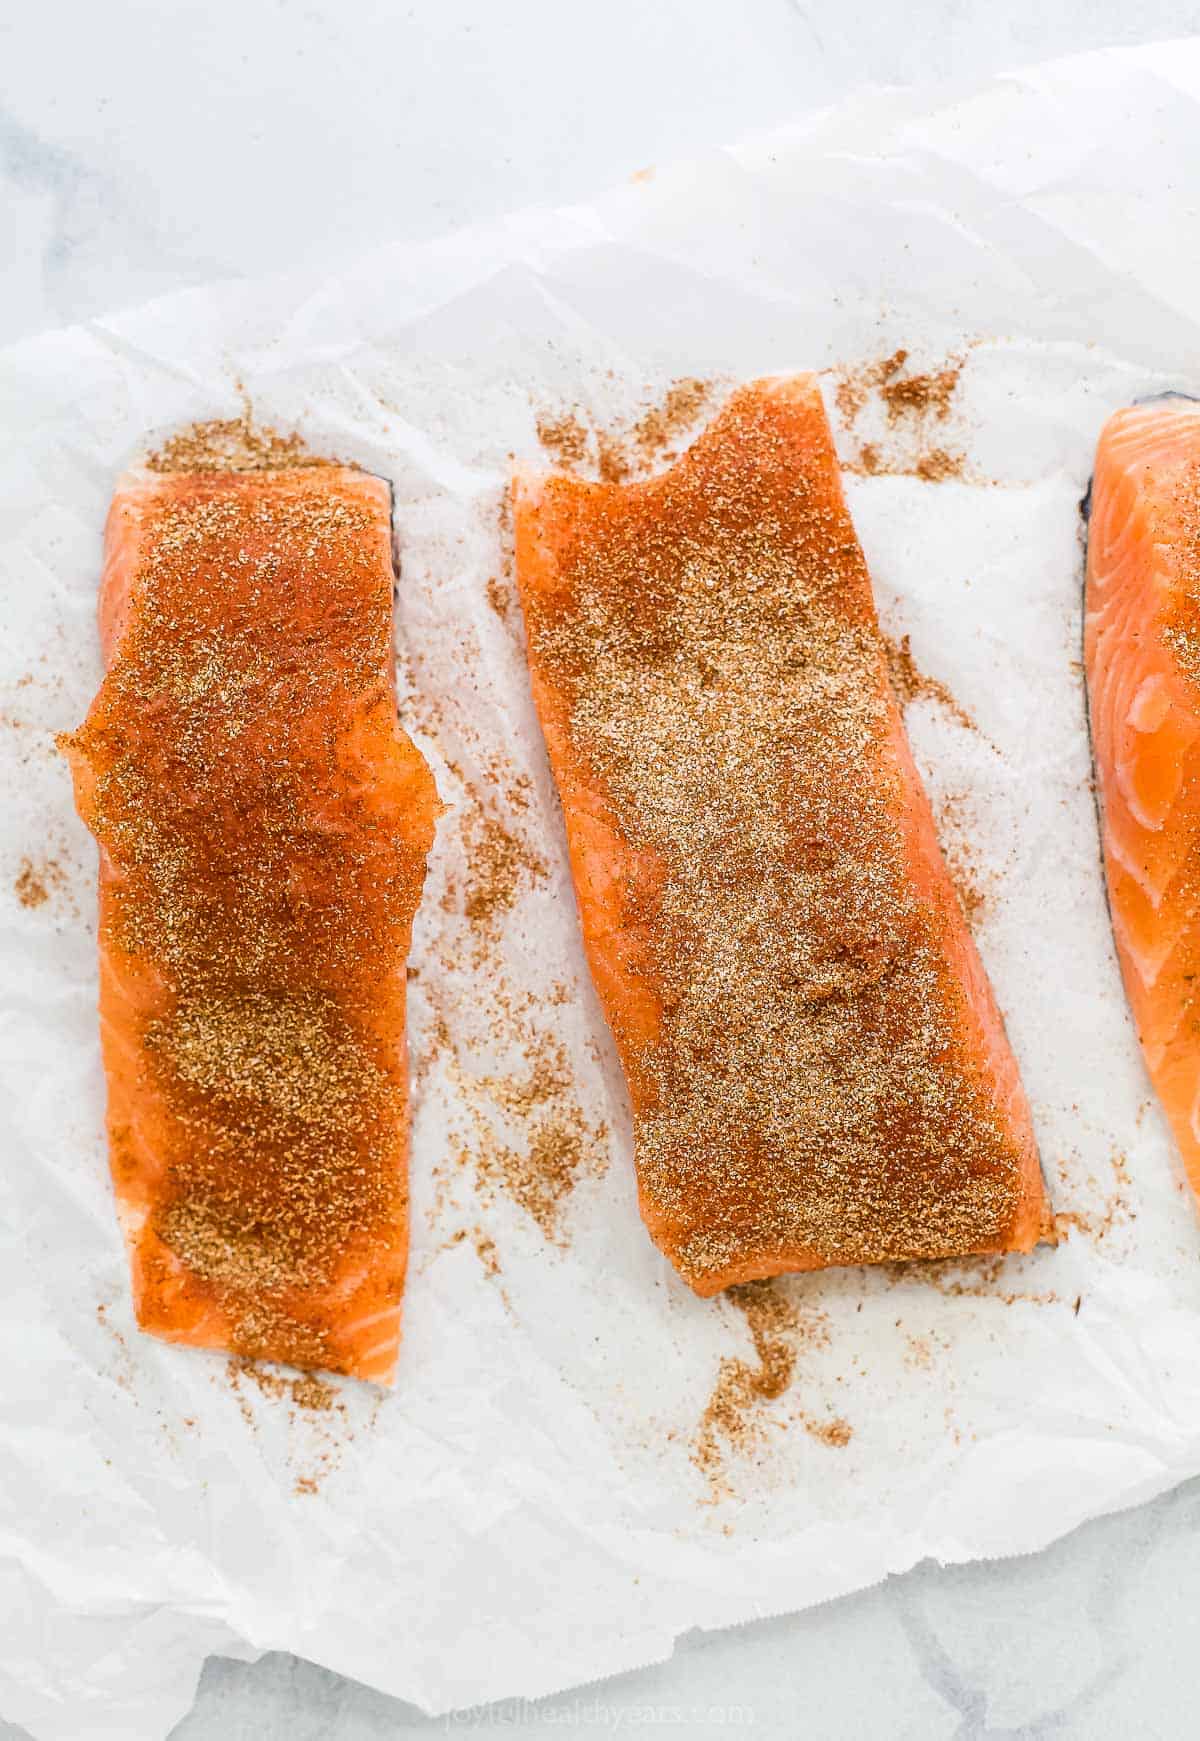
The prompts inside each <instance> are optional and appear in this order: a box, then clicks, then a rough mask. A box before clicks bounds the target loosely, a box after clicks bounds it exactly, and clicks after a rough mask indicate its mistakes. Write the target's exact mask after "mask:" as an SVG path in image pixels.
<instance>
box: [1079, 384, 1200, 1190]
mask: <svg viewBox="0 0 1200 1741" xmlns="http://www.w3.org/2000/svg"><path fill="white" fill-rule="evenodd" d="M1084 666H1085V670H1086V674H1087V691H1088V718H1089V724H1090V728H1091V735H1092V753H1093V757H1094V760H1095V768H1096V782H1097V795H1098V799H1099V808H1100V819H1101V837H1102V843H1103V850H1104V870H1105V878H1106V882H1107V887H1108V903H1109V911H1110V913H1111V917H1112V927H1113V935H1114V938H1115V941H1116V945H1117V954H1118V957H1119V958H1120V963H1121V972H1122V976H1123V978H1124V981H1125V989H1126V993H1127V995H1128V998H1129V1004H1130V1009H1131V1011H1132V1014H1133V1020H1134V1024H1135V1026H1136V1028H1137V1033H1138V1039H1139V1040H1140V1042H1141V1047H1142V1053H1143V1056H1144V1057H1145V1061H1146V1068H1147V1070H1148V1071H1149V1074H1150V1077H1151V1080H1152V1081H1153V1083H1154V1087H1155V1089H1156V1091H1157V1093H1158V1096H1159V1098H1160V1100H1161V1101H1162V1104H1163V1108H1164V1110H1165V1111H1166V1114H1167V1118H1168V1120H1169V1121H1170V1124H1171V1128H1172V1131H1173V1132H1174V1135H1175V1140H1176V1142H1177V1144H1178V1146H1179V1149H1180V1153H1181V1155H1182V1157H1183V1162H1184V1166H1185V1168H1186V1170H1187V1174H1188V1177H1189V1179H1190V1181H1191V1183H1192V1187H1193V1189H1194V1190H1197V1191H1200V1041H1198V1039H1197V1034H1198V1033H1200V404H1197V403H1196V402H1195V401H1194V400H1191V399H1186V398H1184V397H1183V396H1182V395H1181V396H1179V397H1165V398H1160V399H1155V400H1149V401H1147V402H1145V403H1144V404H1140V405H1133V406H1130V407H1128V408H1127V409H1125V410H1122V411H1118V412H1116V413H1115V415H1114V416H1112V417H1111V418H1110V419H1109V420H1108V422H1107V423H1106V424H1105V426H1104V429H1103V431H1102V432H1101V435H1100V441H1099V445H1098V447H1097V450H1096V467H1095V471H1094V473H1093V477H1092V486H1091V512H1090V519H1089V523H1088V547H1087V578H1086V589H1085V598H1084Z"/></svg>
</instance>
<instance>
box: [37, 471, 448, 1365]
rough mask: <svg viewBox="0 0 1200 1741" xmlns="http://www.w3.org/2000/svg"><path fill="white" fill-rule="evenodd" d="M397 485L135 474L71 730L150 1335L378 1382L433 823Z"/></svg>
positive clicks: (116, 531) (112, 1080)
mask: <svg viewBox="0 0 1200 1741" xmlns="http://www.w3.org/2000/svg"><path fill="white" fill-rule="evenodd" d="M392 591H393V570H392V555H391V502H390V494H389V489H388V486H387V485H386V484H385V483H383V482H381V481H380V480H379V479H377V478H373V477H369V476H367V475H366V474H364V473H362V472H357V471H352V470H347V469H343V468H341V467H337V466H333V465H312V466H306V467H301V468H295V469H281V470H277V471H270V470H263V471H255V472H244V473H238V472H217V473H209V472H200V471H195V472H183V471H175V472H155V471H151V470H146V471H140V472H134V473H131V474H130V475H128V476H126V477H125V478H124V479H123V480H122V482H121V483H120V485H119V487H118V489H117V492H116V496H115V499H114V501H113V505H112V509H111V512H110V514H109V519H108V528H107V534H106V544H105V563H104V573H103V579H102V581H101V588H100V628H101V639H102V642H103V646H104V653H105V659H106V666H107V674H106V676H105V678H104V681H103V684H102V685H101V688H100V690H99V693H98V694H97V696H96V699H95V701H94V703H93V704H92V707H91V710H90V712H89V713H88V716H87V719H86V721H85V722H84V724H83V725H82V727H80V729H79V730H78V731H77V732H75V733H73V734H72V735H71V736H69V737H68V738H65V739H64V740H63V748H64V749H65V751H66V753H67V755H68V757H69V759H70V762H71V767H72V772H73V775H74V781H75V794H76V802H77V804H78V807H79V812H80V815H81V816H82V817H83V819H84V821H85V822H86V823H87V825H88V827H89V828H90V829H91V830H92V832H93V834H94V835H95V836H96V839H97V841H98V842H99V846H100V1021H101V1034H102V1042H103V1053H104V1064H105V1070H106V1073H107V1078H108V1136H109V1149H110V1158H111V1164H112V1176H113V1183H114V1186H115V1190H116V1197H117V1204H118V1210H119V1214H120V1218H121V1223H122V1226H123V1229H124V1233H125V1237H126V1241H127V1244H128V1250H129V1259H130V1265H131V1269H132V1276H133V1291H134V1300H135V1305H136V1309H137V1316H138V1321H139V1323H140V1324H141V1326H142V1328H143V1329H145V1330H149V1331H151V1332H152V1333H153V1334H154V1335H157V1336H162V1337H165V1338H167V1339H168V1340H169V1341H173V1342H186V1343H192V1344H195V1345H198V1346H201V1347H207V1348H225V1349H229V1350H231V1351H232V1352H234V1353H236V1354H240V1355H245V1356H248V1357H253V1358H262V1359H269V1360H280V1361H288V1362H291V1363H293V1364H295V1365H298V1366H306V1367H322V1368H326V1369H328V1370H331V1371H334V1372H344V1373H350V1374H353V1375H354V1376H355V1377H358V1378H367V1379H374V1380H376V1381H377V1382H380V1383H387V1382H390V1379H391V1375H392V1371H393V1368H394V1366H395V1361H396V1353H397V1347H398V1342H399V1334H400V1296H401V1290H402V1288H403V1283H404V1269H405V1260H406V1255H407V1246H408V1213H407V1141H408V1136H407V1126H408V1090H407V1071H406V1056H405V977H406V976H405V958H406V956H407V953H408V947H409V939H410V933H411V929H412V921H413V915H414V912H415V910H416V907H417V903H418V900H419V898H420V894H421V888H422V883H423V881H424V875H425V858H426V854H427V853H428V851H429V848H430V845H431V843H432V840H433V833H434V823H435V820H436V816H437V814H438V803H437V796H436V793H435V790H434V785H433V780H432V777H431V776H430V773H429V771H428V769H427V768H426V766H425V763H424V761H423V760H422V758H421V756H420V754H419V753H418V751H417V750H416V749H415V748H414V746H413V745H412V744H411V743H410V742H409V740H408V738H407V737H406V736H405V735H404V733H403V732H402V731H401V730H400V727H399V724H398V722H397V716H396V701H395V696H394V690H393V680H392V670H393V651H392Z"/></svg>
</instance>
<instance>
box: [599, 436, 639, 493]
mask: <svg viewBox="0 0 1200 1741" xmlns="http://www.w3.org/2000/svg"><path fill="white" fill-rule="evenodd" d="M596 445H597V448H598V450H599V455H600V460H599V466H600V480H601V482H602V483H606V484H623V483H624V482H625V480H626V478H628V477H629V475H630V473H631V472H632V471H633V461H632V460H631V459H630V457H629V455H628V454H627V453H626V451H625V447H624V445H623V443H622V442H621V440H620V438H619V437H618V436H615V435H608V434H605V433H604V432H603V431H602V432H601V433H599V434H598V435H597V437H596Z"/></svg>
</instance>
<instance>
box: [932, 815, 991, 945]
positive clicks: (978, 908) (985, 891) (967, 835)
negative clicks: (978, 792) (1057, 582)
mask: <svg viewBox="0 0 1200 1741" xmlns="http://www.w3.org/2000/svg"><path fill="white" fill-rule="evenodd" d="M937 834H938V841H939V843H940V845H941V848H942V857H943V858H944V859H945V861H946V869H947V870H948V871H949V872H950V880H951V882H952V883H953V884H954V887H955V890H956V892H957V894H958V903H959V906H960V907H961V908H962V910H963V917H964V918H965V919H966V921H967V924H968V925H970V926H972V927H973V926H975V925H977V924H978V923H979V921H980V920H981V919H982V918H983V916H984V914H985V913H986V912H987V909H988V906H989V905H990V900H991V895H990V890H989V888H988V883H987V878H986V873H985V872H984V868H983V866H982V864H981V863H980V860H979V857H978V854H977V853H976V851H975V846H974V830H973V828H972V818H971V801H970V799H969V798H968V797H967V796H965V795H963V794H959V793H952V794H950V795H949V796H948V797H946V798H943V799H942V801H941V803H940V804H939V805H938V810H937Z"/></svg>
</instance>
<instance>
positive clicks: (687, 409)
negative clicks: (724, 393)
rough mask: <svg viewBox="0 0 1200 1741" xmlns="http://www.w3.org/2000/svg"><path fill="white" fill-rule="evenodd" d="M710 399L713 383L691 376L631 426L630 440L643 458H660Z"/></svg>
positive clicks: (676, 384) (671, 388)
mask: <svg viewBox="0 0 1200 1741" xmlns="http://www.w3.org/2000/svg"><path fill="white" fill-rule="evenodd" d="M711 397H712V383H711V382H710V381H700V380H697V379H696V378H695V377H694V376H692V377H689V378H688V379H686V380H682V381H676V382H674V383H673V385H672V386H671V387H670V388H669V390H668V392H667V396H666V398H665V399H664V400H663V403H662V404H661V405H659V406H656V407H655V408H654V409H653V410H652V411H647V412H646V415H645V416H644V417H641V418H639V419H638V421H637V422H636V423H635V424H634V426H633V439H634V441H635V442H636V443H637V446H638V447H639V448H640V449H641V451H642V454H643V456H644V457H645V458H646V459H657V458H660V457H661V456H662V455H663V454H664V451H665V450H666V449H667V448H668V447H670V445H671V444H672V442H674V441H677V440H678V439H679V437H680V436H681V435H682V434H683V433H684V431H685V430H686V429H687V428H688V427H689V426H690V425H691V424H693V423H694V422H695V421H696V419H697V417H698V416H699V415H700V413H701V411H703V409H704V407H705V406H706V405H707V404H708V402H709V399H710V398H711Z"/></svg>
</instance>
